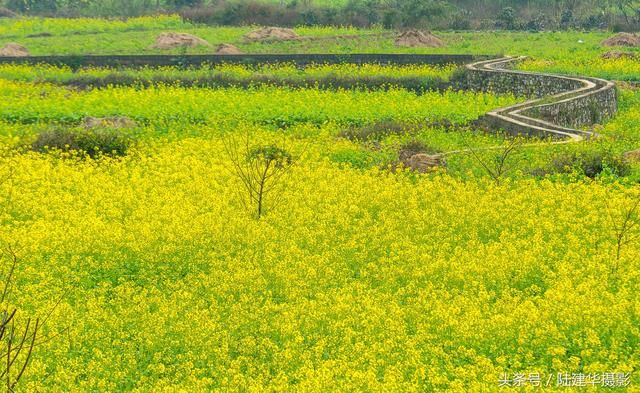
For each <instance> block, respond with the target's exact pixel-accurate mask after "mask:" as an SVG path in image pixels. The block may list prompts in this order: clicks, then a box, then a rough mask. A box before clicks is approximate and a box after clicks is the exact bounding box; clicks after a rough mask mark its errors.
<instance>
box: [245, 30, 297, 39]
mask: <svg viewBox="0 0 640 393" xmlns="http://www.w3.org/2000/svg"><path fill="white" fill-rule="evenodd" d="M244 38H245V39H247V40H249V41H266V40H273V41H288V40H297V39H299V38H300V36H299V35H298V34H296V32H295V31H293V30H291V29H285V28H282V27H264V28H262V29H260V30H256V31H252V32H251V33H247V34H245V36H244Z"/></svg>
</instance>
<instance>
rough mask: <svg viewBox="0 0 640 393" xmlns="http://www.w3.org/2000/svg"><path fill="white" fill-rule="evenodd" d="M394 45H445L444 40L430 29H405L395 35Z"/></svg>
mask: <svg viewBox="0 0 640 393" xmlns="http://www.w3.org/2000/svg"><path fill="white" fill-rule="evenodd" d="M395 43H396V46H407V47H412V48H441V47H443V46H445V44H444V41H442V40H441V39H440V38H438V37H436V36H435V35H433V34H431V32H430V31H421V30H407V31H405V32H402V33H400V35H398V36H397V37H396V41H395Z"/></svg>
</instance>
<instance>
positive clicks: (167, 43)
mask: <svg viewBox="0 0 640 393" xmlns="http://www.w3.org/2000/svg"><path fill="white" fill-rule="evenodd" d="M199 45H204V46H211V44H209V43H208V42H207V41H205V40H203V39H202V38H200V37H196V36H195V35H191V34H187V33H162V34H160V35H159V36H158V38H156V42H155V43H154V44H153V46H152V48H153V49H174V48H180V47H189V48H192V47H195V46H199Z"/></svg>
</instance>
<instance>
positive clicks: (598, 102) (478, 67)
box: [466, 58, 617, 140]
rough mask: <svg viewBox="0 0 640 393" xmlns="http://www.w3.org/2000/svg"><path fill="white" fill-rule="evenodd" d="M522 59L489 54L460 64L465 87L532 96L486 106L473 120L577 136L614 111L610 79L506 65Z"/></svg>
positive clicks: (538, 132) (518, 129) (559, 136)
mask: <svg viewBox="0 0 640 393" xmlns="http://www.w3.org/2000/svg"><path fill="white" fill-rule="evenodd" d="M522 59H523V58H503V59H493V60H486V61H480V62H476V63H473V64H469V65H467V66H466V69H467V79H466V84H467V87H468V88H470V89H473V90H479V91H494V92H497V93H513V94H515V95H518V96H525V97H529V98H533V99H531V100H529V101H527V102H525V103H523V104H517V105H513V106H510V107H507V108H500V109H497V110H495V111H492V112H490V113H488V114H487V115H486V116H484V117H482V118H481V119H479V124H483V125H485V126H488V127H490V128H491V129H502V130H505V131H508V132H511V133H513V134H526V135H529V136H538V137H551V138H556V139H568V138H569V139H575V140H581V139H584V138H589V137H592V136H594V134H593V133H592V132H590V131H585V130H580V129H579V128H582V127H588V126H592V125H594V124H597V123H602V122H603V121H605V120H607V119H609V118H611V117H613V116H614V115H615V113H616V111H617V94H616V89H615V86H614V84H613V83H611V82H609V81H605V80H602V79H597V78H583V77H565V76H559V75H550V74H541V73H531V72H522V71H514V70H511V69H510V67H512V66H513V65H514V64H515V63H516V62H518V61H521V60H522Z"/></svg>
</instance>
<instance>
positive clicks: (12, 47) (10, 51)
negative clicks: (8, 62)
mask: <svg viewBox="0 0 640 393" xmlns="http://www.w3.org/2000/svg"><path fill="white" fill-rule="evenodd" d="M29 55H30V54H29V51H28V50H27V48H25V47H24V46H22V45H20V44H15V43H9V44H7V45H5V46H3V47H2V48H0V56H5V57H26V56H29Z"/></svg>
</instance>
